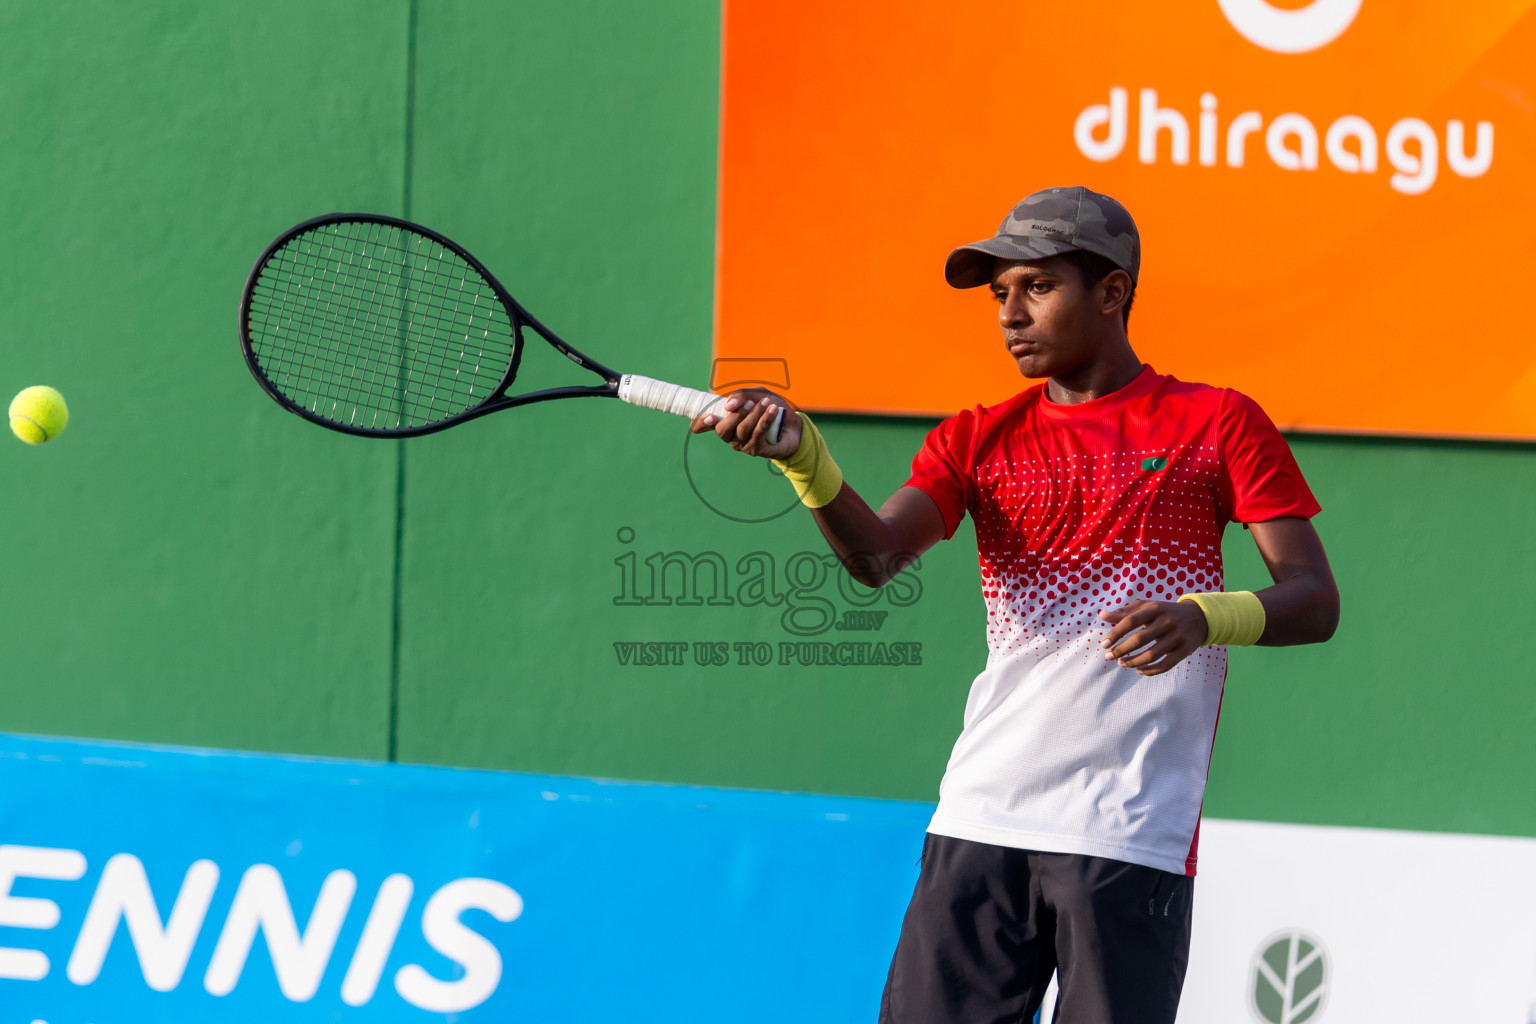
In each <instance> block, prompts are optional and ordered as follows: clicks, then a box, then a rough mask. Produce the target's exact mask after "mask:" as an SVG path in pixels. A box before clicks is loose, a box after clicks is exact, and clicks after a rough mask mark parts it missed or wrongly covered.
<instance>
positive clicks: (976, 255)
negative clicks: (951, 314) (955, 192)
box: [944, 235, 1077, 288]
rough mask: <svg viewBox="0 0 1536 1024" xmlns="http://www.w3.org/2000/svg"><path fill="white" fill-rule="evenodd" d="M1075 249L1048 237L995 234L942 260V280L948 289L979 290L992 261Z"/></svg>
mask: <svg viewBox="0 0 1536 1024" xmlns="http://www.w3.org/2000/svg"><path fill="white" fill-rule="evenodd" d="M1076 248H1077V246H1075V245H1071V244H1069V243H1067V242H1058V241H1056V240H1055V239H1052V238H1031V237H1027V236H1024V235H998V236H997V237H995V238H984V239H982V240H981V241H979V242H972V243H971V244H970V245H962V246H961V247H960V248H958V249H956V250H955V251H954V252H952V253H950V254H949V259H947V260H945V261H944V280H946V281H948V282H949V286H950V287H951V288H979V287H981V286H982V285H984V284H990V283H991V281H992V266H993V261H995V260H999V259H1003V260H1043V259H1045V258H1047V257H1049V256H1059V255H1061V254H1062V253H1064V252H1071V251H1072V250H1074V249H1076Z"/></svg>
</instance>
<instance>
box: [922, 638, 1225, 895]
mask: <svg viewBox="0 0 1536 1024" xmlns="http://www.w3.org/2000/svg"><path fill="white" fill-rule="evenodd" d="M1107 631H1108V626H1107V625H1106V626H1105V627H1104V629H1103V630H1090V631H1088V632H1086V633H1084V634H1082V635H1081V636H1079V637H1078V638H1075V639H1074V640H1072V641H1071V642H1070V643H1068V644H1067V645H1066V646H1064V647H1062V648H1060V649H1058V650H1057V651H1055V652H1054V653H1051V654H1047V655H1044V656H1041V657H1037V656H1035V655H1033V654H1030V653H1025V652H1020V653H1019V654H1016V655H1013V656H1010V657H1006V658H998V659H994V660H993V661H992V662H991V663H989V664H988V665H987V667H986V669H984V670H983V671H982V673H981V674H980V675H978V676H977V677H976V680H975V682H973V683H972V684H971V692H970V697H969V699H968V700H967V701H966V708H965V727H964V729H963V730H962V731H961V733H960V738H959V739H958V740H956V741H955V748H954V751H953V753H952V754H951V755H950V758H949V766H948V767H947V768H946V769H945V772H944V781H943V783H942V784H941V785H940V787H939V805H938V809H937V810H936V812H935V813H934V816H933V821H932V823H931V824H930V825H929V828H928V830H929V831H930V832H934V833H936V834H939V835H946V836H953V837H955V838H958V839H969V840H972V841H974V842H984V843H991V844H994V845H998V846H1010V847H1015V848H1018V849H1026V850H1042V851H1045V852H1052V853H1079V854H1084V855H1088V856H1097V857H1112V858H1114V859H1117V860H1123V861H1127V862H1129V863H1132V864H1143V865H1146V866H1148V867H1155V868H1159V869H1161V870H1164V871H1176V872H1179V873H1183V872H1184V871H1185V868H1186V863H1187V860H1188V857H1189V852H1190V846H1191V844H1192V843H1193V841H1194V835H1195V828H1196V825H1197V824H1198V822H1199V819H1200V805H1201V802H1202V800H1203V799H1204V797H1205V782H1206V775H1207V769H1208V768H1209V765H1210V758H1211V746H1212V742H1213V740H1214V738H1215V732H1216V718H1217V713H1218V711H1219V709H1220V706H1221V692H1222V686H1223V685H1224V683H1225V680H1226V662H1227V658H1226V653H1227V652H1226V649H1225V648H1210V647H1202V648H1200V649H1199V650H1197V651H1196V652H1195V653H1194V654H1192V655H1191V656H1190V657H1189V658H1187V659H1185V660H1184V661H1183V662H1181V663H1180V664H1179V665H1177V666H1175V667H1174V668H1173V669H1172V670H1170V671H1168V672H1166V673H1164V674H1163V675H1159V676H1142V675H1138V674H1137V673H1136V672H1135V670H1133V669H1126V668H1121V667H1119V666H1118V665H1117V664H1115V663H1114V662H1110V661H1106V660H1104V653H1103V650H1102V649H1101V648H1100V647H1099V641H1100V640H1101V639H1102V638H1103V635H1104V633H1105V632H1107Z"/></svg>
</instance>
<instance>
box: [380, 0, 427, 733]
mask: <svg viewBox="0 0 1536 1024" xmlns="http://www.w3.org/2000/svg"><path fill="white" fill-rule="evenodd" d="M419 14H420V0H410V2H409V3H408V4H407V10H406V33H405V159H404V174H403V176H402V181H401V186H400V193H401V195H400V216H402V217H404V218H405V219H406V220H410V219H411V176H412V174H413V172H414V171H415V167H414V166H413V164H414V157H415V143H416V22H417V18H418V15H419ZM404 561H405V439H404V438H402V439H400V440H398V441H396V442H395V565H394V576H393V579H392V580H391V582H390V600H391V603H390V620H389V734H388V735H389V738H388V741H387V750H386V751H385V757H386V759H387V760H390V761H394V760H397V758H398V755H399V753H400V625H401V621H400V620H401V613H402V606H403V604H404V600H405V594H404V588H403V587H402V586H401V581H402V579H403V577H404V572H403V565H404Z"/></svg>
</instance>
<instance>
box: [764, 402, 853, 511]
mask: <svg viewBox="0 0 1536 1024" xmlns="http://www.w3.org/2000/svg"><path fill="white" fill-rule="evenodd" d="M773 464H774V465H775V466H778V467H779V469H781V470H783V472H784V476H785V477H787V478H788V479H789V482H790V483H792V484H794V485H795V492H796V493H797V494H799V495H800V503H801V504H803V505H804V506H805V507H806V508H821V507H822V506H823V505H830V504H831V503H832V499H833V498H835V497H837V492H838V491H840V490H842V487H843V471H842V470H840V469H838V468H837V463H835V462H833V461H832V455H831V453H829V452H828V451H827V442H825V441H823V440H822V439H821V431H819V430H817V429H816V424H814V423H812V422H811V418H810V417H809V416H807V415H806V414H805V413H801V414H800V447H798V448H796V449H795V454H793V455H791V456H790V457H789V458H788V459H774V460H773Z"/></svg>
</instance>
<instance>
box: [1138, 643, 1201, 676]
mask: <svg viewBox="0 0 1536 1024" xmlns="http://www.w3.org/2000/svg"><path fill="white" fill-rule="evenodd" d="M1194 652H1195V648H1193V647H1191V646H1190V645H1189V644H1187V643H1181V644H1175V645H1174V646H1173V647H1172V648H1171V649H1170V650H1169V651H1168V653H1166V654H1164V655H1163V656H1162V657H1161V659H1160V660H1158V661H1157V662H1156V663H1154V664H1151V665H1147V666H1145V667H1142V668H1138V669H1137V670H1136V671H1137V672H1140V673H1141V674H1142V675H1144V676H1160V675H1162V674H1163V673H1164V672H1167V671H1168V670H1169V669H1171V668H1173V666H1175V665H1177V664H1178V663H1179V662H1181V661H1183V660H1184V659H1185V658H1187V657H1189V656H1190V655H1191V654H1193V653H1194Z"/></svg>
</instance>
